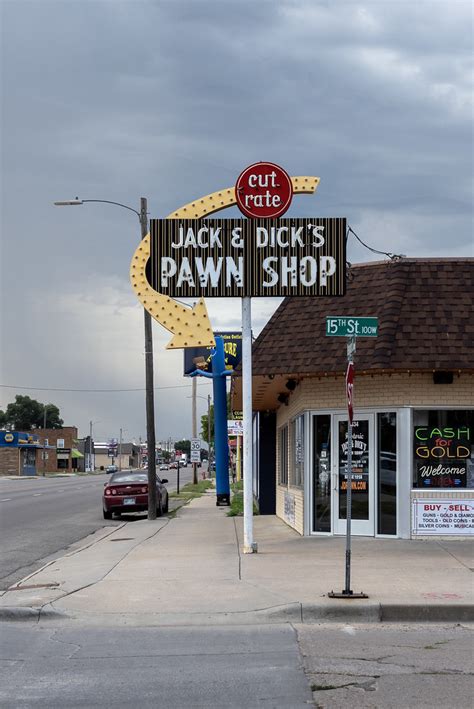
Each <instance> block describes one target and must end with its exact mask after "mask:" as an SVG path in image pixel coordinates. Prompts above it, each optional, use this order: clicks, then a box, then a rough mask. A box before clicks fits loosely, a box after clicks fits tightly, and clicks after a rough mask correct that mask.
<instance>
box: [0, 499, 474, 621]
mask: <svg viewBox="0 0 474 709" xmlns="http://www.w3.org/2000/svg"><path fill="white" fill-rule="evenodd" d="M226 513H227V509H226V508H221V507H216V504H215V494H213V493H207V494H206V495H204V496H203V497H201V498H199V499H195V500H193V501H192V502H191V503H190V504H189V505H187V506H185V507H182V508H181V509H180V510H179V511H178V513H177V516H176V517H175V518H172V519H168V518H166V517H165V518H162V519H158V520H156V521H155V522H150V521H148V520H141V521H137V522H133V523H131V522H126V523H124V524H123V525H121V526H120V527H115V528H110V527H107V528H104V529H102V530H100V531H98V532H97V533H95V534H94V535H91V537H89V538H87V539H86V540H84V543H83V544H82V546H80V547H79V548H77V549H74V550H73V551H71V552H70V553H69V554H67V555H65V556H64V557H62V558H60V559H57V560H55V561H52V562H50V563H49V564H48V565H47V566H46V567H43V569H40V570H39V571H37V572H36V573H34V574H32V575H31V576H30V577H28V578H27V579H23V581H21V582H19V583H18V584H17V585H16V586H15V587H13V588H12V589H9V590H8V591H6V592H4V593H3V595H2V596H1V598H0V619H3V620H16V619H32V618H36V619H46V618H53V617H54V618H64V619H65V620H66V619H68V620H70V621H71V622H75V621H80V622H81V624H93V625H95V624H101V625H104V624H127V625H135V626H150V625H190V624H220V623H230V624H243V623H255V622H258V623H260V622H264V623H265V622H270V623H276V622H282V621H292V622H319V621H328V620H335V621H341V622H357V621H361V622H366V621H381V620H394V621H424V620H428V621H439V622H442V621H450V622H466V621H470V620H473V617H474V613H473V610H474V604H473V585H472V569H473V568H474V560H473V545H472V542H470V541H469V540H459V541H457V540H453V541H443V542H437V541H433V540H427V541H418V540H410V541H406V540H390V539H372V538H361V537H358V538H354V540H353V551H352V579H353V580H352V584H351V585H352V589H353V590H354V591H364V592H365V593H367V594H368V596H369V598H368V599H361V600H355V599H354V600H342V601H341V600H333V599H330V598H328V596H327V594H328V592H329V591H331V590H335V591H340V590H341V589H342V588H343V585H344V563H345V539H344V538H334V537H327V538H321V537H319V538H315V537H312V538H302V537H300V536H299V535H298V534H297V533H296V532H294V531H293V530H292V529H291V528H289V527H288V526H287V525H286V524H284V523H283V522H282V521H281V520H279V519H277V518H276V517H273V516H262V517H255V518H254V538H255V540H256V541H257V542H258V549H259V551H258V554H250V555H243V554H242V553H241V549H242V546H243V530H242V527H243V525H242V518H231V517H227V514H226Z"/></svg>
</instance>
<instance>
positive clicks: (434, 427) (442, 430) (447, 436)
mask: <svg viewBox="0 0 474 709" xmlns="http://www.w3.org/2000/svg"><path fill="white" fill-rule="evenodd" d="M473 428H474V410H472V409H468V410H459V409H451V410H448V409H445V410H443V409H441V410H421V409H420V410H416V411H414V412H413V487H414V488H418V489H420V488H421V489H424V490H439V489H441V488H443V489H451V490H454V489H461V490H462V489H464V488H474V441H473V435H472V433H473Z"/></svg>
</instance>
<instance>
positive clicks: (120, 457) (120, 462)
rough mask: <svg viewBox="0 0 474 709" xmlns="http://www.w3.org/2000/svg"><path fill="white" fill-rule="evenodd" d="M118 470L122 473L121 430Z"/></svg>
mask: <svg viewBox="0 0 474 709" xmlns="http://www.w3.org/2000/svg"><path fill="white" fill-rule="evenodd" d="M119 470H120V472H122V429H120V436H119Z"/></svg>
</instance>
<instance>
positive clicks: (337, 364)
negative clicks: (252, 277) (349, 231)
mask: <svg viewBox="0 0 474 709" xmlns="http://www.w3.org/2000/svg"><path fill="white" fill-rule="evenodd" d="M473 305H474V259H402V260H400V261H390V262H378V263H368V264H361V265H358V266H353V267H351V268H350V270H349V273H348V283H347V293H346V296H345V297H342V298H333V297H328V298H287V299H285V300H284V301H283V302H282V303H281V305H280V307H279V308H278V310H277V311H276V312H275V313H274V315H273V317H272V318H271V319H270V321H269V322H268V324H267V325H266V327H265V328H264V329H263V331H262V332H261V334H260V336H259V337H258V338H257V340H256V342H255V343H254V346H253V370H252V371H253V408H254V411H256V412H258V414H257V419H256V422H255V427H254V430H255V433H256V439H257V440H256V445H255V450H256V454H255V458H254V476H255V478H254V489H255V493H256V495H257V497H258V498H259V501H260V505H261V508H262V506H263V508H264V510H263V511H264V512H269V513H272V512H273V513H276V514H277V515H278V516H279V517H281V518H282V519H283V520H285V521H286V522H287V524H289V525H290V526H291V527H293V528H294V529H295V530H297V531H298V532H299V533H300V534H304V535H325V534H326V535H337V534H344V533H345V531H346V488H347V469H346V463H347V431H348V418H347V404H346V391H345V379H344V376H345V369H346V342H345V338H343V337H327V336H326V316H344V315H345V316H350V315H352V316H359V317H363V316H369V317H370V316H371V317H377V318H378V321H379V332H378V337H376V338H375V337H373V338H372V337H371V338H358V339H357V350H356V354H355V372H356V376H355V383H354V407H355V408H354V410H355V414H354V419H355V420H354V428H353V443H352V457H353V468H352V470H353V475H354V477H353V481H352V486H351V487H352V532H353V534H356V535H357V534H360V535H365V536H381V537H384V536H387V537H392V538H393V537H402V538H409V537H411V536H428V535H449V536H452V535H458V536H464V535H467V534H472V533H473V532H474V527H473V514H474V439H473V429H474V358H473V349H472V346H473V340H474V322H473V312H474V308H473ZM240 397H241V382H240V380H236V381H235V382H234V402H235V405H236V406H237V408H239V405H240Z"/></svg>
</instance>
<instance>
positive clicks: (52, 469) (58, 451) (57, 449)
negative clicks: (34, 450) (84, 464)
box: [35, 426, 82, 475]
mask: <svg viewBox="0 0 474 709" xmlns="http://www.w3.org/2000/svg"><path fill="white" fill-rule="evenodd" d="M35 434H36V435H37V437H38V439H39V442H40V445H41V446H45V451H46V456H47V457H46V460H43V456H42V455H39V456H38V458H39V462H38V463H37V470H38V474H39V475H41V474H43V472H45V473H56V472H60V473H61V472H62V473H66V472H69V473H72V472H75V471H76V470H78V469H79V466H78V460H79V459H80V458H82V454H81V453H80V452H79V450H78V448H77V427H76V426H64V427H63V428H45V429H37V430H36V431H35Z"/></svg>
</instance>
